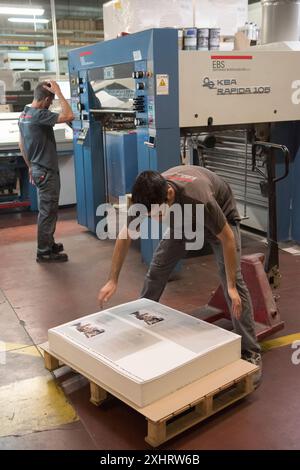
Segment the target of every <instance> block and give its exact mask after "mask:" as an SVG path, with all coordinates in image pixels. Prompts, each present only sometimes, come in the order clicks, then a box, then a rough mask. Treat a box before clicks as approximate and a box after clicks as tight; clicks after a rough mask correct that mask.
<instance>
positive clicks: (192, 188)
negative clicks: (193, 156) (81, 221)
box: [127, 165, 241, 241]
mask: <svg viewBox="0 0 300 470" xmlns="http://www.w3.org/2000/svg"><path fill="white" fill-rule="evenodd" d="M162 176H163V177H164V178H165V179H166V180H167V182H168V183H169V184H170V185H171V186H173V188H174V189H175V194H176V196H175V203H177V204H180V205H181V206H182V212H183V213H184V205H185V204H190V205H191V207H192V228H193V231H195V230H196V224H195V211H194V209H195V206H196V205H197V204H203V206H204V231H205V238H206V239H207V240H210V241H215V240H216V235H218V234H219V233H220V232H221V231H222V230H223V228H224V225H225V224H226V222H228V223H229V224H235V223H236V222H238V221H240V220H241V219H240V216H239V213H238V210H237V207H236V202H235V199H234V196H233V193H232V190H231V188H230V186H229V184H228V183H226V181H224V180H223V178H221V177H220V176H219V175H217V174H216V173H213V172H212V171H210V170H207V169H206V168H203V167H199V166H192V165H181V166H177V167H174V168H170V169H169V170H167V171H165V172H163V173H162ZM135 218H136V217H135V216H133V215H131V213H130V209H129V213H128V218H127V226H129V224H130V223H131V222H132V221H133V220H134V219H135ZM170 228H171V231H174V230H176V224H174V223H172V225H171V227H170Z"/></svg>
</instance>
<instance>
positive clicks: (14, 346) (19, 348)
mask: <svg viewBox="0 0 300 470" xmlns="http://www.w3.org/2000/svg"><path fill="white" fill-rule="evenodd" d="M1 350H4V351H6V352H10V353H14V354H24V355H27V356H34V357H41V354H40V353H39V351H41V349H40V348H39V346H34V345H26V344H19V343H5V342H4V347H2V348H1Z"/></svg>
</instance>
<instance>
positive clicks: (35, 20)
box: [7, 18, 49, 23]
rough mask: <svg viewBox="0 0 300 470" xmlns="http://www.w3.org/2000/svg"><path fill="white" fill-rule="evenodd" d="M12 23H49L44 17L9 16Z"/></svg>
mask: <svg viewBox="0 0 300 470" xmlns="http://www.w3.org/2000/svg"><path fill="white" fill-rule="evenodd" d="M7 19H8V21H10V22H11V23H49V20H46V19H44V18H7Z"/></svg>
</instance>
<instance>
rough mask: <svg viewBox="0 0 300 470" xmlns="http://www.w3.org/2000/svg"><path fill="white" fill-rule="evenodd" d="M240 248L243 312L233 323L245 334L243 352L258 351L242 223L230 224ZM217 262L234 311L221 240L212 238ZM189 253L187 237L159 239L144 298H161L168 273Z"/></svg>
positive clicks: (239, 286) (238, 273) (238, 280)
mask: <svg viewBox="0 0 300 470" xmlns="http://www.w3.org/2000/svg"><path fill="white" fill-rule="evenodd" d="M231 228H232V230H233V233H234V236H235V241H236V249H237V258H238V259H237V261H238V262H237V271H236V287H237V290H238V293H239V295H240V297H241V301H242V314H241V317H240V319H239V320H237V319H236V318H235V317H234V316H233V315H232V322H233V326H234V330H235V332H236V333H237V334H238V335H241V337H242V354H245V353H246V354H247V353H251V354H252V353H259V352H260V346H259V344H258V341H257V339H256V335H255V329H254V319H253V308H252V302H251V298H250V294H249V291H248V288H247V286H246V284H245V281H244V279H243V276H242V272H241V236H240V227H239V224H237V225H232V226H231ZM209 243H210V245H211V246H212V249H213V251H214V255H215V258H216V262H217V265H218V270H219V275H220V280H221V283H222V287H223V291H224V295H225V298H226V301H227V304H228V306H229V309H230V310H231V300H230V298H229V295H228V292H227V280H226V271H225V263H224V257H223V249H222V245H221V243H220V242H219V241H218V239H216V240H215V241H213V242H212V241H209ZM185 254H186V249H185V240H176V239H163V240H161V241H160V243H159V245H158V247H157V249H156V250H155V252H154V255H153V259H152V261H151V264H150V267H149V270H148V272H147V275H146V278H145V282H144V286H143V289H142V292H141V297H145V298H147V299H151V300H154V301H156V302H158V301H159V299H160V296H161V294H162V293H163V290H164V288H165V285H166V283H167V282H168V279H169V276H170V274H171V272H172V271H173V269H174V268H175V266H176V264H177V263H178V261H180V259H182V258H183V257H184V256H185ZM195 288H196V289H197V288H198V287H197V280H195Z"/></svg>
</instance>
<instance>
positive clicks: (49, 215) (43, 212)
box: [32, 165, 60, 255]
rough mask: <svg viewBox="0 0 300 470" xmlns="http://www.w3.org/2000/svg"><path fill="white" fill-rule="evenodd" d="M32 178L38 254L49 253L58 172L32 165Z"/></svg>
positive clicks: (57, 197) (53, 224)
mask: <svg viewBox="0 0 300 470" xmlns="http://www.w3.org/2000/svg"><path fill="white" fill-rule="evenodd" d="M32 178H33V180H34V182H35V185H36V188H37V195H38V207H39V215H38V248H37V253H38V254H41V255H42V254H50V252H51V250H52V247H53V244H54V232H55V228H56V221H57V213H58V200H59V192H60V177H59V172H58V171H54V170H46V169H45V168H42V167H40V166H37V165H34V166H32Z"/></svg>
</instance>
